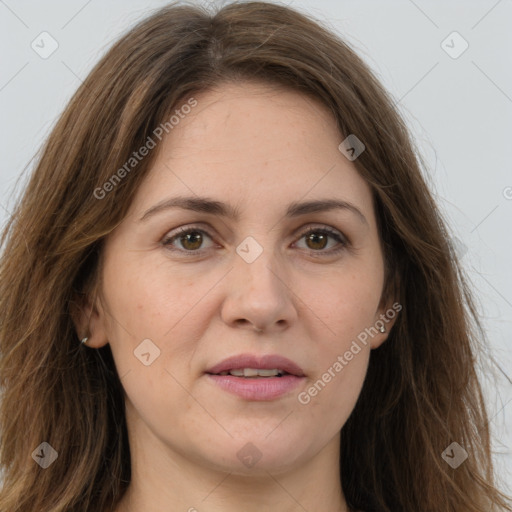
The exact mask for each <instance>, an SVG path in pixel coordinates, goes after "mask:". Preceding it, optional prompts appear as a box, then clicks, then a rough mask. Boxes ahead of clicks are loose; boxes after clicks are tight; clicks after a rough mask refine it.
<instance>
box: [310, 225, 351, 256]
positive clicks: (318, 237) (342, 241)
mask: <svg viewBox="0 0 512 512" xmlns="http://www.w3.org/2000/svg"><path fill="white" fill-rule="evenodd" d="M300 238H301V239H305V243H306V248H307V249H309V250H310V251H311V252H313V253H314V252H320V253H322V254H335V253H337V252H339V251H341V250H343V249H344V248H346V247H347V246H348V241H347V239H346V238H345V237H344V236H343V235H342V234H341V233H340V232H338V231H334V230H332V229H330V228H327V227H324V228H311V229H309V230H308V231H306V232H305V233H303V234H302V235H301V237H300ZM329 239H332V240H335V241H336V242H338V247H334V248H332V247H331V248H330V249H327V250H325V249H326V248H327V246H328V244H329Z"/></svg>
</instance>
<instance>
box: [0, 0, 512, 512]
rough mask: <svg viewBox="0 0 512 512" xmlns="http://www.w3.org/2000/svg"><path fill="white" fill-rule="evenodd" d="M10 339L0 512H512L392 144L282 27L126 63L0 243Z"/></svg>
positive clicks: (368, 85) (126, 40)
mask: <svg viewBox="0 0 512 512" xmlns="http://www.w3.org/2000/svg"><path fill="white" fill-rule="evenodd" d="M0 312H1V313H0V314H1V319H2V323H1V331H0V333H1V334H0V341H1V367H0V375H1V382H2V386H3V397H2V416H1V459H0V460H1V465H2V468H3V471H4V485H3V489H2V491H1V493H0V510H5V511H9V512H10V511H19V512H21V511H34V510H37V511H44V512H58V511H77V512H78V511H115V512H136V511H141V510H144V511H149V512H151V511H161V510H173V511H174V510H189V511H194V510H197V511H218V510H222V511H231V510H235V509H236V510H241V509H242V510H246V511H256V510H258V511H259V510H270V509H272V510H283V511H284V510H286V511H295V510H308V511H315V510H332V511H339V512H341V511H343V512H345V511H355V510H361V511H363V510H364V511H368V512H369V511H387V512H391V511H393V512H396V511H412V510H414V511H436V512H440V511H441V512H442V511H446V512H448V511H461V512H462V511H472V512H477V511H478V512H483V511H489V510H508V511H510V510H512V508H511V507H510V501H507V500H508V499H507V498H506V497H505V496H504V495H503V494H501V493H500V492H499V491H498V490H497V489H496V488H495V487H494V483H493V468H492V460H491V456H490V443H489V429H488V417H487V415H486V409H485V405H484V403H483V399H482V394H481V390H480V386H479V382H478V379H477V376H476V373H475V367H474V365H475V355H476V353H477V350H478V348H479V342H478V340H479V339H480V337H481V332H480V330H479V324H478V320H477V318H476V316H475V313H474V308H473V306H472V302H471V297H470V294H469V291H468V288H467V287H466V285H465V282H464V279H463V276H462V275H461V272H460V268H459V266H458V264H457V261H456V257H455V254H454V252H453V250H452V248H451V245H450V243H449V239H448V235H447V232H446V230H445V228H444V225H443V222H442V219H441V217H440V215H439V212H438V210H437V208H436V205H435V204H434V202H433V200H432V196H431V194H430V192H429V190H428V188H427V187H426V185H425V182H424V180H423V178H422V175H421V172H420V168H419V164H418V161H417V157H416V152H415V150H414V148H413V146H412V143H411V141H410V138H409V135H408V133H407V130H406V127H405V125H404V124H403V122H402V120H401V119H400V117H399V115H398V113H397V112H396V110H395V109H394V108H393V102H392V100H391V99H390V98H389V97H388V95H387V94H386V92H385V91H384V90H383V88H382V87H381V85H380V84H379V83H378V82H377V80H376V79H375V77H374V76H373V75H372V74H371V72H370V71H369V69H368V68H367V66H366V65H365V64H364V63H363V62H362V61H361V60H360V59H359V58H358V57H357V56H356V54H355V53H354V52H353V51H352V50H351V49H350V48H349V47H348V46H347V45H346V44H345V43H344V42H343V41H341V40H340V39H339V38H337V37H336V36H335V35H333V34H331V33H330V32H328V31H327V30H326V29H325V28H323V27H321V26H320V25H318V24H317V23H315V22H314V21H311V20H309V19H308V18H307V17H305V16H303V15H301V14H299V13H298V12H296V11H294V10H292V9H290V8H287V7H283V6H277V5H272V4H267V3H263V2H251V3H245V4H232V5H228V6H225V7H224V8H222V9H221V10H220V11H219V12H217V13H216V14H215V15H210V14H209V13H207V12H205V11H204V10H202V9H201V8H199V7H193V6H183V5H170V6H168V7H166V8H164V9H162V10H160V11H159V12H157V13H156V14H154V15H153V16H151V17H149V18H147V19H146V20H144V21H143V22H141V23H140V24H139V25H138V26H136V27H135V28H134V29H133V30H131V31H130V32H129V33H127V34H126V35H125V36H124V37H123V38H122V39H121V40H120V41H119V42H118V43H117V44H115V45H114V47H113V48H112V49H111V50H110V51H109V52H108V53H107V55H105V57H103V58H102V60H101V61H100V63H99V64H98V65H97V66H96V67H95V68H94V69H93V71H92V72H91V73H90V75H89V76H88V78H87V79H86V80H85V81H84V83H83V85H82V86H81V87H80V89H79V90H78V92H77V93H76V95H75V97H74V98H73V99H72V101H71V102H70V104H69V106H68V107H67V109H66V110H65V112H64V113H63V115H62V117H61V119H60V120H59V122H58V123H57V125H56V127H55V128H54V130H53V132H52V134H51V136H50V137H49V139H48V142H47V144H46V146H45V148H44V151H43V154H42V156H41V159H40V161H39V164H38V166H37V168H36V169H35V172H34V174H33V177H32V179H31V181H30V183H29V185H28V187H27V189H26V192H25V194H24V196H23V198H22V200H21V202H20V204H19V206H18V208H17V210H16V212H15V215H14V216H13V218H12V220H11V222H10V224H9V226H8V228H7V230H6V231H5V233H4V237H3V256H2V263H1V279H0ZM21 429H24V430H23V432H21Z"/></svg>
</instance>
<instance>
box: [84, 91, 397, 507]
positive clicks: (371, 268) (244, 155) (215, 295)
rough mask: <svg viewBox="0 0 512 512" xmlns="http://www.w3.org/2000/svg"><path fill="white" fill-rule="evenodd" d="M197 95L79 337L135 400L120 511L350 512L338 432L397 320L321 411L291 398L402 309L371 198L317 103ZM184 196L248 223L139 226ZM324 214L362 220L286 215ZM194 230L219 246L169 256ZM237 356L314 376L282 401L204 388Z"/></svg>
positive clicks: (120, 236) (183, 218)
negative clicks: (312, 233)
mask: <svg viewBox="0 0 512 512" xmlns="http://www.w3.org/2000/svg"><path fill="white" fill-rule="evenodd" d="M194 97H195V98H196V99H197V101H198V105H197V106H196V107H195V108H194V109H192V112H191V113H190V114H188V115H187V116H186V117H185V118H184V119H182V120H181V121H180V122H179V124H178V125H176V126H175V127H174V128H173V130H172V131H171V132H170V133H169V135H167V136H166V137H165V138H164V139H163V141H162V142H161V143H160V147H159V153H158V156H157V158H156V160H155V162H154V165H153V167H152V169H151V171H150V173H149V175H148V176H147V178H146V179H145V181H144V182H143V184H142V186H141V187H140V189H139V190H138V191H137V194H136V197H135V199H134V201H133V203H132V205H131V208H130V211H129V212H128V215H127V216H126V218H125V219H124V221H123V223H122V224H121V225H120V226H119V227H118V228H117V229H116V230H115V231H114V232H113V233H112V234H111V235H110V236H109V238H108V239H107V243H106V246H105V250H104V253H103V264H102V280H101V293H100V296H99V298H98V300H96V301H95V302H91V303H88V304H86V305H85V306H84V308H83V315H82V316H81V319H80V321H79V322H78V328H79V332H80V333H82V332H87V333H88V334H89V341H88V343H87V345H88V347H91V348H98V347H101V346H103V345H105V344H106V343H110V346H111V349H112V353H113V356H114V360H115V364H116V367H117V370H118V373H119V376H120V377H121V383H122V385H123V388H124V390H125V395H126V415H127V423H128V431H129V438H130V449H131V458H132V481H131V484H130V487H129V489H128V491H127V493H126V494H125V496H124V498H123V499H122V501H121V502H120V503H119V506H118V507H117V509H116V512H138V511H142V510H144V511H145V512H157V511H159V512H161V511H164V510H165V511H175V510H176V511H178V510H179V511H181V510H183V511H190V512H192V511H194V510H197V511H198V512H202V511H208V512H217V511H223V512H230V511H235V510H236V511H239V510H245V511H249V512H252V511H261V510H270V509H272V510H280V511H287V512H288V511H290V512H291V511H298V510H300V511H303V510H304V509H305V510H309V511H316V510H331V511H343V512H344V511H348V508H347V505H346V503H345V500H344V497H343V493H342V489H341V485H340V480H339V469H338V468H339V466H338V463H339V460H338V459H339V439H340V430H341V428H342V427H343V425H344V423H345V422H346V420H347V418H348V416H349V415H350V413H351V412H352V410H353V408H354V405H355V403H356V400H357V398H358V396H359V393H360V391H361V387H362V384H363V381H364V378H365V375H366V371H367V366H368V359H369V354H370V350H371V349H374V348H376V347H378V346H379V345H380V344H381V343H382V342H384V341H385V339H386V337H387V336H388V333H389V329H390V328H391V327H392V324H393V322H392V321H389V322H388V323H387V324H386V328H387V332H386V333H383V334H382V333H380V332H379V333H378V334H377V335H375V336H373V337H370V338H369V339H368V343H367V344H366V345H364V344H360V347H361V350H360V351H359V352H358V353H357V355H354V357H353V359H352V360H351V361H350V362H348V364H347V365H346V366H344V368H343V370H342V371H341V372H339V373H336V376H335V377H334V378H332V379H331V380H330V382H329V383H328V384H326V385H325V387H324V388H323V389H322V390H321V391H320V392H319V393H318V394H317V395H316V396H314V397H311V400H310V402H309V403H307V404H302V403H300V402H299V400H298V398H297V397H298V394H299V393H300V392H304V391H305V390H307V389H309V388H311V386H312V384H314V383H315V382H316V381H318V379H320V378H321V377H322V374H324V373H325V372H326V371H327V369H328V368H330V367H331V368H332V366H333V364H334V363H335V361H337V358H338V356H340V355H343V354H344V353H345V352H346V351H347V350H349V349H350V346H351V344H352V342H353V341H354V340H355V339H356V337H357V335H358V334H359V333H361V332H362V331H364V329H365V328H368V327H370V326H373V325H374V324H375V322H376V321H377V320H378V319H379V318H380V315H382V314H384V313H385V312H386V310H388V309H389V308H390V307H391V304H392V301H391V302H390V303H386V304H384V303H382V301H381V296H382V292H383V284H384V263H383V255H382V249H381V245H380V241H379V236H378V232H377V225H376V219H375V213H374V210H373V205H372V200H371V193H370V189H369V187H368V185H367V184H366V182H365V181H364V180H363V179H362V178H361V177H360V176H359V174H358V173H357V171H356V168H355V166H354V163H353V162H350V161H349V160H348V159H347V158H346V157H345V156H344V155H343V154H342V153H341V152H340V151H339V150H338V145H339V144H340V142H341V141H342V140H343V138H344V137H341V136H340V134H339V133H338V131H337V128H336V124H335V120H334V118H333V117H332V115H331V114H330V112H329V111H328V110H327V109H326V108H325V107H324V106H323V105H321V104H320V103H317V102H316V100H312V99H310V98H308V97H306V96H303V95H301V94H299V93H296V92H293V91H289V90H285V89H278V88H276V87H275V86H273V87H269V86H268V85H265V84H260V83H243V84H226V85H222V86H220V87H218V88H217V89H215V90H213V91H207V92H202V93H200V94H197V95H195V96H194ZM126 179H129V178H126ZM177 195H192V196H208V197H211V198H214V199H217V200H219V201H223V202H226V203H229V204H230V205H232V206H233V207H238V208H239V210H240V218H239V219H238V220H234V219H230V218H227V217H226V218H221V217H219V216H217V215H213V214H210V213H201V212H193V211H187V210H184V209H179V208H173V209H168V210H163V211H160V212H159V213H157V214H155V215H153V216H151V217H149V218H147V219H146V220H144V221H141V220H140V219H141V217H142V216H143V215H144V213H145V212H146V211H147V210H148V209H149V208H151V207H153V206H154V205H156V204H158V203H159V202H161V201H163V200H165V199H168V198H170V197H174V196H177ZM320 198H322V199H325V198H333V199H339V200H344V201H348V202H350V203H351V204H352V205H354V206H355V207H357V209H358V210H359V211H360V212H361V213H362V215H363V216H364V218H365V219H366V221H363V220H361V218H360V217H359V216H358V215H357V214H355V213H353V212H352V211H351V210H348V209H344V210H332V211H322V212H317V213H307V214H304V215H302V216H300V217H297V218H292V219H288V218H285V217H284V213H285V210H286V207H287V206H288V204H289V203H291V202H294V201H309V200H315V199H320ZM182 226H183V227H185V228H188V227H192V228H201V229H204V230H206V231H207V233H208V234H204V235H203V237H202V238H201V236H199V237H197V235H196V237H197V238H193V239H192V240H191V241H189V242H188V243H187V241H186V240H184V238H183V236H182V237H181V239H180V237H179V236H178V237H176V238H174V239H173V241H172V245H170V246H169V245H168V246H164V245H163V243H162V240H165V239H166V238H167V239H168V238H169V236H172V235H174V234H176V228H178V227H182ZM309 227H314V228H318V229H321V228H324V227H330V228H331V229H333V230H335V231H336V232H339V233H341V234H342V236H344V237H345V238H346V239H348V245H342V244H340V243H339V242H338V241H337V240H336V239H334V238H332V237H331V236H329V237H328V238H327V239H320V240H316V241H315V240H308V236H304V235H303V234H304V232H305V231H306V230H307V229H308V228H309ZM320 235H321V233H320ZM248 236H251V237H253V238H254V240H256V241H257V243H258V244H259V245H260V246H261V247H262V249H263V252H262V253H261V254H260V255H259V257H257V258H256V259H255V260H254V261H253V262H252V263H248V262H247V261H245V260H244V259H243V258H242V257H240V256H239V255H238V254H237V252H236V248H237V247H238V246H239V245H240V244H241V243H242V242H243V241H244V239H245V238H246V237H248ZM317 236H318V233H317ZM197 239H199V241H198V240H197ZM201 242H202V243H201ZM171 248H174V249H175V251H174V252H173V251H172V250H171ZM336 248H340V249H341V250H340V252H338V253H334V252H332V251H333V249H336ZM187 250H188V252H193V251H194V250H195V251H196V253H195V254H194V255H192V256H189V257H187V256H186V254H184V253H185V252H187ZM197 251H199V253H197ZM201 251H202V252H201ZM180 254H181V255H180ZM197 254H198V255H197ZM256 329H261V330H262V332H258V331H257V330H256ZM145 339H150V340H152V342H153V343H154V344H155V345H156V346H157V347H158V349H159V350H160V355H159V357H157V358H156V359H154V361H153V362H152V363H151V364H150V365H148V366H146V365H144V364H142V363H141V361H140V360H139V359H138V358H137V357H135V356H134V350H135V349H136V348H137V347H138V346H139V344H140V343H141V342H142V340H145ZM150 351H152V353H153V354H154V353H155V352H154V349H151V350H150ZM240 353H253V354H270V353H272V354H280V355H283V356H285V357H288V358H289V359H291V360H293V361H294V362H296V363H297V364H298V365H299V366H300V367H301V368H302V369H303V371H304V373H305V375H306V378H305V379H304V382H302V383H301V384H300V387H299V388H296V389H294V390H293V391H292V392H290V393H288V394H286V395H285V396H283V397H280V398H278V399H275V400H270V401H260V402H256V401H251V400H245V399H242V398H240V397H237V396H235V395H232V394H229V393H228V392H226V391H224V390H222V389H220V388H219V387H218V386H216V385H215V384H213V383H211V382H210V379H208V378H207V376H205V374H204V372H205V370H206V369H207V368H208V367H211V366H212V365H213V364H216V363H218V362H220V361H222V360H223V359H225V358H226V357H228V356H231V355H235V354H240ZM151 357H152V356H151ZM247 443H252V445H254V447H256V450H257V453H259V454H260V455H261V459H260V460H259V461H258V462H257V463H256V464H255V465H254V466H252V467H246V466H245V465H244V464H243V463H241V461H240V460H239V458H238V457H237V452H238V451H239V450H240V449H241V448H242V447H244V446H245V445H246V444H247Z"/></svg>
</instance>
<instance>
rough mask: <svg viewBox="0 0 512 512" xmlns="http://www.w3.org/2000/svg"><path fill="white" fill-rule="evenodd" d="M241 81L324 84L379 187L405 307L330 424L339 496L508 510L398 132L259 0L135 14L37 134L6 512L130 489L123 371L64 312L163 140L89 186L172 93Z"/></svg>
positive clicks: (401, 130)
mask: <svg viewBox="0 0 512 512" xmlns="http://www.w3.org/2000/svg"><path fill="white" fill-rule="evenodd" d="M244 80H259V81H265V82H267V83H269V84H274V85H276V86H278V85H279V86H285V87H288V88H291V89H294V90H298V91H300V92H302V93H304V94H309V95H311V96H312V97H315V98H317V99H318V100H320V101H321V102H322V103H323V104H325V105H326V106H327V107H328V108H329V109H330V110H331V111H332V113H333V115H334V117H335V119H336V120H337V123H338V127H339V131H340V142H341V141H342V140H343V139H344V138H345V137H346V136H348V135H349V134H355V135H356V136H357V137H358V138H359V139H360V140H361V141H363V143H364V144H365V146H366V150H365V151H364V152H363V153H362V154H361V155H360V156H359V158H357V160H355V161H354V164H355V165H356V167H357V169H358V171H359V172H360V174H361V175H362V176H363V177H364V179H365V180H366V181H367V182H368V184H369V186H370V187H371V190H372V193H373V197H374V202H375V208H376V212H377V218H378V223H379V231H380V236H381V239H382V242H383V247H384V252H385V260H386V271H387V279H386V285H385V292H386V294H388V295H389V296H391V295H392V296H393V297H395V299H396V300H398V301H399V302H400V304H402V305H403V310H402V311H401V313H400V316H399V318H398V320H397V322H396V324H395V326H394V328H393V329H392V331H391V333H390V336H389V338H388V339H387V341H386V342H385V343H384V344H383V345H382V346H381V347H380V348H378V349H376V350H374V351H372V354H371V357H370V365H369V369H368V374H367V378H366V381H365V384H364V387H363V390H362V392H361V395H360V397H359V400H358V402H357V405H356V407H355V410H354V411H353V413H352V415H351V416H350V418H349V420H348V421H347V423H346V424H345V426H344V427H343V429H342V433H341V453H340V470H341V482H342V487H343V491H344V494H345V497H346V499H347V502H348V504H349V505H350V506H351V507H354V508H357V509H362V510H366V511H368V512H369V511H385V512H399V511H407V512H410V511H419V510H421V511H424V512H427V511H432V512H434V511H435V512H448V511H450V512H454V511H456V512H462V511H464V512H468V511H471V512H483V511H485V512H488V511H489V510H491V509H492V510H507V511H510V510H512V508H510V501H508V498H506V497H505V496H504V495H502V494H501V493H500V492H499V491H498V490H497V489H496V488H495V486H494V483H493V467H492V460H491V451H490V439H489V437H490V436H489V428H488V417H487V414H486V408H485V405H484V401H483V397H482V392H481V388H480V384H479V381H478V377H477V374H476V369H475V364H476V359H475V358H476V355H478V354H479V353H480V349H481V343H482V339H483V338H482V337H483V332H482V330H481V328H480V325H479V323H478V318H477V315H476V312H475V308H474V306H473V302H472V299H471V295H470V290H469V288H468V286H467V285H466V282H465V278H464V276H463V274H462V272H461V270H460V266H459V264H458V263H457V258H456V254H455V252H454V250H453V248H452V247H451V244H450V241H449V240H450V238H449V235H448V232H447V230H446V228H445V227H444V223H443V220H442V218H441V216H440V214H439V212H438V209H437V207H436V205H435V203H434V201H433V199H432V196H431V193H430V192H429V190H428V187H427V186H426V184H425V181H424V178H423V177H422V170H421V165H420V161H421V160H420V157H418V152H417V150H416V149H415V148H414V146H413V144H412V142H411V140H410V137H409V134H408V131H407V128H406V126H405V124H404V122H403V121H402V119H401V118H400V115H399V114H398V112H397V110H396V108H395V106H394V102H393V100H392V99H391V97H390V96H389V95H388V94H387V93H386V92H385V90H384V89H383V88H382V86H381V85H380V83H379V82H378V81H377V79H376V78H375V77H374V75H373V74H372V72H371V71H370V70H369V68H368V67H367V66H366V65H365V64H364V62H363V61H362V60H361V59H360V58H359V57H358V56H357V55H356V53H355V52H354V51H353V50H352V49H351V48H350V47H349V46H348V45H347V44H346V43H345V42H343V41H342V40H341V39H339V38H338V37H337V36H336V35H334V34H333V33H332V32H331V31H330V30H329V29H328V28H326V27H325V26H323V25H322V24H321V23H319V22H316V21H313V20H312V19H310V18H308V17H307V16H305V15H303V14H300V13H298V12H296V11H294V10H292V9H290V8H287V7H284V6H279V5H274V4H271V3H264V2H248V3H237V4H230V5H227V6H225V7H223V8H222V9H220V10H219V11H218V12H216V13H210V12H208V11H207V10H206V9H204V8H201V7H198V6H193V5H183V4H182V3H181V4H180V5H176V4H171V5H169V6H167V7H165V8H163V9H161V10H159V11H158V12H156V13H155V14H154V15H151V16H150V17H148V18H147V19H145V20H143V21H142V22H141V23H139V24H138V25H137V26H136V27H135V28H133V29H132V30H130V31H129V32H128V33H127V34H126V35H125V36H124V37H122V38H121V39H120V40H119V42H117V43H116V44H115V45H114V46H113V47H112V49H111V50H110V51H109V52H108V53H107V54H106V55H105V56H104V57H103V58H102V59H101V61H100V62H99V63H98V64H97V65H96V66H95V68H94V69H93V70H92V72H91V73H90V74H89V76H88V77H87V78H86V80H85V81H84V82H83V84H82V85H81V86H80V88H79V89H78V91H77V92H76V94H75V95H74V97H73V98H72V100H71V101H70V103H69V105H68V106H67V108H66V109H65V111H64V112H63V114H62V116H61V117H60V119H59V121H58V123H57V124H56V126H55V128H54V129H53V131H52V133H51V135H50V136H49V138H48V140H47V142H46V144H45V146H44V147H43V149H42V153H41V156H40V158H39V161H38V165H37V166H36V168H35V170H34V172H33V175H32V177H31V180H30V182H29V184H28V186H27V187H26V189H25V191H24V194H23V196H22V198H21V200H20V201H19V203H18V205H17V208H16V210H15V212H14V214H13V216H12V218H11V219H10V221H9V223H8V225H7V227H6V229H5V231H4V233H3V236H2V247H3V252H2V259H1V265H0V322H1V323H0V350H1V354H0V356H1V362H0V385H1V386H2V397H1V398H2V402H1V417H0V436H1V439H0V465H1V468H2V471H3V479H4V483H3V488H2V490H1V492H0V510H2V511H9V512H33V511H34V510H37V511H38V512H63V511H66V512H75V511H76V512H84V511H94V512H98V511H110V510H113V509H114V507H115V505H116V503H118V501H119V500H120V498H121V496H122V495H123V492H124V491H125V489H126V487H127V486H128V484H129V482H130V450H129V444H128V440H127V428H126V421H125V416H124V395H123V388H122V384H121V381H120V378H119V376H118V374H117V372H116V368H115V365H114V361H113V358H112V353H111V351H110V348H109V346H108V345H106V346H104V347H102V348H101V349H98V350H91V349H86V348H85V347H83V346H81V344H80V342H79V339H78V337H77V333H76V331H75V326H74V323H73V319H72V307H73V305H74V304H79V303H80V300H81V299H82V298H83V297H84V296H86V295H88V294H94V293H95V289H97V286H98V283H99V278H100V276H101V269H100V267H99V265H100V256H101V254H102V253H101V250H102V243H103V241H104V240H105V237H107V236H108V235H109V233H111V232H112V231H113V230H114V229H115V228H116V226H117V225H119V223H120V222H121V221H122V219H123V217H124V215H125V214H126V212H127V209H128V207H129V206H130V203H131V200H132V199H133V197H134V194H135V193H136V191H137V189H138V187H139V185H140V183H141V181H142V180H143V179H144V177H145V175H146V173H147V171H148V169H149V168H150V167H151V163H152V162H153V161H154V158H155V157H156V154H157V152H158V147H157V148H155V150H154V151H151V152H150V153H149V154H148V155H147V156H146V157H145V158H144V159H142V160H141V161H140V162H138V163H137V165H136V166H135V167H134V168H133V169H132V170H131V171H130V173H129V175H127V176H123V179H122V180H119V181H117V182H116V183H115V184H114V185H115V186H112V187H109V189H108V193H103V192H101V193H100V192H98V190H103V191H105V190H106V189H105V188H104V184H105V183H107V182H109V180H111V179H112V176H113V175H114V174H115V173H116V172H117V171H118V169H120V168H122V167H123V165H125V164H126V162H127V161H128V160H129V159H130V157H131V156H132V154H133V152H134V151H136V150H137V149H138V148H140V147H142V146H143V145H144V144H145V143H146V141H147V138H148V137H149V136H151V135H152V134H153V133H154V130H155V129H156V127H158V126H159V125H160V124H161V123H165V122H166V121H167V120H168V119H169V117H170V115H171V114H172V113H173V110H174V109H175V108H176V107H178V106H179V105H180V104H181V102H183V101H184V98H185V99H186V98H190V97H192V95H193V94H194V93H195V92H199V91H204V90H208V89H209V88H212V87H214V86H218V85H219V84H222V83H225V82H227V81H236V82H242V81H244ZM118 175H119V174H118ZM80 334H82V333H80ZM43 442H47V443H48V444H49V445H51V447H52V448H53V449H54V450H55V452H56V453H57V454H58V458H57V460H56V461H55V462H54V463H53V464H52V465H51V466H49V467H47V468H46V469H44V468H42V467H40V465H38V464H36V463H35V462H34V461H35V460H36V457H37V455H38V453H39V452H38V450H43V453H50V448H49V447H48V446H47V445H43V446H42V447H40V445H41V443H43ZM452 442H457V443H459V444H460V445H461V446H462V447H463V448H464V449H465V450H466V452H467V453H468V454H469V457H468V459H467V460H466V461H465V462H464V463H462V464H461V465H460V466H459V467H458V468H457V469H453V468H452V467H451V466H450V465H449V464H447V462H445V460H443V458H442V457H441V453H442V452H443V451H444V450H445V449H446V448H447V447H448V446H449V445H450V444H451V443H452ZM44 450H46V452H44ZM34 451H36V454H35V455H34V454H33V452H34ZM51 453H53V452H51ZM33 459H34V460H33Z"/></svg>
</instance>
